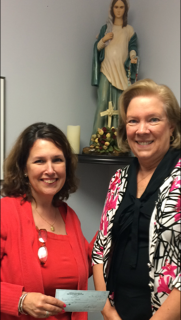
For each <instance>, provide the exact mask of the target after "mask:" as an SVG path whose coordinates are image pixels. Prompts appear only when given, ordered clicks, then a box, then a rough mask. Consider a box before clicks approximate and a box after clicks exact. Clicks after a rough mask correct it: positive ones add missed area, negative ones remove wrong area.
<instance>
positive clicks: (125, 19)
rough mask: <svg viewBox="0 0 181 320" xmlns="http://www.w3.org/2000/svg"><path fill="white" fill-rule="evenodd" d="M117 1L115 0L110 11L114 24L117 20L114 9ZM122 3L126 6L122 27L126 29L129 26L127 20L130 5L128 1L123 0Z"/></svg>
mask: <svg viewBox="0 0 181 320" xmlns="http://www.w3.org/2000/svg"><path fill="white" fill-rule="evenodd" d="M117 1H118V0H113V2H112V5H111V10H110V13H111V16H112V17H113V23H114V20H115V15H114V11H113V8H114V5H115V4H116V2H117ZM121 1H122V2H123V3H124V5H125V11H124V15H123V25H122V27H123V28H124V27H126V26H127V24H128V20H127V19H128V9H129V8H128V3H127V1H126V0H121Z"/></svg>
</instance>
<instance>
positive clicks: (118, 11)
mask: <svg viewBox="0 0 181 320" xmlns="http://www.w3.org/2000/svg"><path fill="white" fill-rule="evenodd" d="M124 12H125V5H124V3H123V2H122V1H121V0H118V1H117V2H116V3H115V5H114V7H113V13H114V17H115V18H117V19H120V18H123V15H124Z"/></svg>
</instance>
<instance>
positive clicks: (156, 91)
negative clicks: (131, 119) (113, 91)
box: [117, 79, 181, 152]
mask: <svg viewBox="0 0 181 320" xmlns="http://www.w3.org/2000/svg"><path fill="white" fill-rule="evenodd" d="M139 96H156V97H157V98H158V99H159V100H160V101H162V102H163V105H164V108H165V111H166V115H167V118H168V120H169V122H170V123H171V124H172V125H173V126H174V131H173V136H174V140H173V142H171V147H172V148H175V149H179V148H180V118H181V109H180V107H179V104H178V101H177V99H176V97H175V95H174V94H173V92H172V91H171V89H170V88H168V87H167V86H166V85H159V84H157V83H155V82H154V81H153V80H151V79H144V80H139V81H137V82H135V83H134V84H132V85H131V86H130V87H128V89H126V90H125V91H124V92H123V93H122V95H121V96H120V100H119V125H118V135H117V141H118V146H119V148H120V149H121V150H122V152H129V151H130V147H129V145H128V142H127V139H126V138H127V137H126V114H127V109H128V106H129V103H130V102H131V100H132V99H133V98H135V97H139Z"/></svg>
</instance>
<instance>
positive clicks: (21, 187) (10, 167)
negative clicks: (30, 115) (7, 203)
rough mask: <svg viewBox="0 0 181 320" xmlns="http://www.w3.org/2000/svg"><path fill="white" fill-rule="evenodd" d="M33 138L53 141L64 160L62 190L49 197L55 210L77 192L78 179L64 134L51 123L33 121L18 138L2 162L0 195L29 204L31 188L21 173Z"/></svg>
mask: <svg viewBox="0 0 181 320" xmlns="http://www.w3.org/2000/svg"><path fill="white" fill-rule="evenodd" d="M37 139H44V140H49V141H51V142H53V143H54V144H55V145H56V146H57V147H58V148H59V149H61V150H62V151H63V154H64V157H65V159H66V181H65V184H64V186H63V187H62V189H61V190H60V191H59V192H58V193H56V194H55V195H54V197H53V201H52V204H53V205H54V206H55V207H57V206H59V204H60V202H61V201H63V200H66V199H68V198H69V194H70V193H73V192H75V191H76V190H77V184H78V180H77V178H76V176H75V170H76V165H77V157H76V155H75V154H74V153H73V151H72V149H71V147H70V144H69V142H68V140H67V138H66V136H65V135H64V133H63V132H62V131H61V130H60V129H59V128H57V127H55V126H54V125H52V124H48V123H44V122H37V123H34V124H32V125H30V126H29V127H28V128H26V129H25V130H24V131H23V132H22V133H21V134H20V136H19V137H18V139H17V141H16V143H15V145H14V147H13V148H12V150H11V151H10V153H9V155H8V157H7V158H6V160H5V162H4V181H3V183H2V189H1V195H2V196H9V197H22V198H23V200H24V201H30V202H31V201H32V200H33V196H32V193H31V186H30V184H29V180H28V177H26V176H25V175H24V174H25V168H26V163H27V159H28V157H29V153H30V149H31V148H32V146H33V144H34V143H35V141H36V140H37Z"/></svg>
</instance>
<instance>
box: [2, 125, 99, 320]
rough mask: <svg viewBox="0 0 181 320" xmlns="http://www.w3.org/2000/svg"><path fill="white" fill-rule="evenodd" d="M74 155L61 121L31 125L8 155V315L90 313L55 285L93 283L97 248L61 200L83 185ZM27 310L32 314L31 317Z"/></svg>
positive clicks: (80, 319) (77, 316) (65, 319)
mask: <svg viewBox="0 0 181 320" xmlns="http://www.w3.org/2000/svg"><path fill="white" fill-rule="evenodd" d="M76 162H77V160H76V156H75V155H74V154H73V153H72V151H71V147H70V145H69V143H68V141H67V138H66V137H65V135H64V134H63V133H62V132H61V131H60V130H59V129H58V128H56V127H55V126H53V125H51V124H46V123H35V124H33V125H31V126H29V127H28V128H27V129H25V130H24V131H23V132H22V133H21V135H20V136H19V138H18V140H17V141H16V144H15V146H14V147H13V149H12V150H11V152H10V154H9V156H8V157H7V159H6V161H5V174H4V176H5V178H4V182H3V186H2V195H3V196H4V198H2V199H1V316H2V319H3V320H12V319H14V317H20V318H21V319H32V318H50V319H52V320H53V319H61V320H70V319H71V320H86V319H87V313H85V312H81V313H79V312H77V313H74V312H72V313H70V312H66V311H65V310H64V308H66V305H65V303H64V302H62V301H60V300H58V299H56V298H55V290H56V289H79V290H86V289H87V281H88V277H89V276H90V274H91V267H90V261H91V252H92V247H93V242H94V239H93V240H92V242H91V243H90V244H89V243H88V242H87V241H86V239H85V238H84V236H83V233H82V231H81V226H80V222H79V219H78V217H77V215H76V214H75V212H74V211H73V210H72V209H71V208H70V207H69V206H68V205H67V204H66V203H65V202H63V200H65V199H68V197H69V194H70V193H72V192H75V191H76V189H77V181H76V178H75V168H76ZM25 315H26V316H25Z"/></svg>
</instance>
